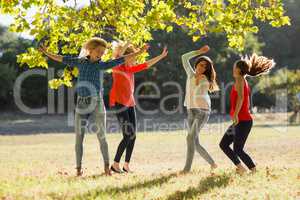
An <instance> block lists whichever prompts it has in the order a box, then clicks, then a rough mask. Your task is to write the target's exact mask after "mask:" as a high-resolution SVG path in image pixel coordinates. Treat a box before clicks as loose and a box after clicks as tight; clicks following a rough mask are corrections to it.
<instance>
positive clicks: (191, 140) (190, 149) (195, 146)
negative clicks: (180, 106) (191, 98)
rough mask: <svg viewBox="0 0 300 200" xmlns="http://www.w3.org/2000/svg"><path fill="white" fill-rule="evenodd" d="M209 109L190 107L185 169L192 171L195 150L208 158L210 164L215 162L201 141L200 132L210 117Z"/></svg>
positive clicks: (205, 158)
mask: <svg viewBox="0 0 300 200" xmlns="http://www.w3.org/2000/svg"><path fill="white" fill-rule="evenodd" d="M209 114H210V112H209V111H205V110H202V109H198V108H192V109H188V135H187V137H186V141H187V154H186V162H185V167H184V169H183V170H184V171H190V170H191V166H192V162H193V158H194V153H195V150H196V151H197V152H198V153H199V154H200V156H202V157H203V158H204V160H206V161H207V162H208V163H209V164H210V165H212V164H214V163H215V162H214V160H213V159H212V157H211V156H210V155H209V153H208V152H207V151H206V150H205V148H204V147H203V146H201V145H200V142H199V136H198V134H199V132H200V130H201V128H203V126H204V125H205V124H206V123H207V121H208V118H209Z"/></svg>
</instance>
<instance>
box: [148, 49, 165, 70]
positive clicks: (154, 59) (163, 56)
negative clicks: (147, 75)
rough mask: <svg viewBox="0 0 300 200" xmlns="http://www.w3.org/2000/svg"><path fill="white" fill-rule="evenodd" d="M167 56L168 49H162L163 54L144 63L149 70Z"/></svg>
mask: <svg viewBox="0 0 300 200" xmlns="http://www.w3.org/2000/svg"><path fill="white" fill-rule="evenodd" d="M167 55H168V49H167V47H164V50H163V52H162V53H161V54H160V55H159V56H156V57H154V58H152V59H150V60H147V61H146V63H147V66H148V68H150V67H151V66H152V65H154V64H156V63H157V62H159V61H160V60H162V59H163V58H165V57H166V56H167Z"/></svg>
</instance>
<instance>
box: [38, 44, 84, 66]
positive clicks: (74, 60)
mask: <svg viewBox="0 0 300 200" xmlns="http://www.w3.org/2000/svg"><path fill="white" fill-rule="evenodd" d="M39 51H41V52H42V53H44V54H45V55H46V56H47V57H49V58H50V59H52V60H54V61H57V62H61V63H64V64H66V65H69V66H71V67H73V66H76V65H78V64H79V62H80V58H78V57H74V56H61V55H57V54H53V53H50V52H48V51H47V48H46V47H45V46H40V48H39Z"/></svg>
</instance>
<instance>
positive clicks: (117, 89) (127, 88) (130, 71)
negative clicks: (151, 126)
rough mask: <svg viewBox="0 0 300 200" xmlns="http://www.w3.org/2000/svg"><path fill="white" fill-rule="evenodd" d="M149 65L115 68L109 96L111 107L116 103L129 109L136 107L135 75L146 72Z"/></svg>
mask: <svg viewBox="0 0 300 200" xmlns="http://www.w3.org/2000/svg"><path fill="white" fill-rule="evenodd" d="M147 67H148V65H147V63H143V64H140V65H136V66H125V65H124V64H123V65H119V66H118V67H115V68H113V72H112V77H113V84H112V88H111V90H110V95H109V97H110V98H109V105H110V106H111V107H112V106H114V105H115V104H116V103H119V104H122V105H124V106H127V107H132V106H135V100H134V73H137V72H140V71H143V70H145V69H146V68H147Z"/></svg>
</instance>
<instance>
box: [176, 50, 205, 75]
mask: <svg viewBox="0 0 300 200" xmlns="http://www.w3.org/2000/svg"><path fill="white" fill-rule="evenodd" d="M208 51H209V46H208V45H205V46H203V47H202V48H200V49H199V50H196V51H191V52H189V53H186V54H183V55H182V57H181V59H182V65H183V67H184V70H185V72H186V73H187V75H188V76H191V75H193V74H195V71H194V70H193V67H192V66H191V63H190V60H191V59H192V58H194V57H196V56H199V55H201V54H204V53H206V52H208Z"/></svg>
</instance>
